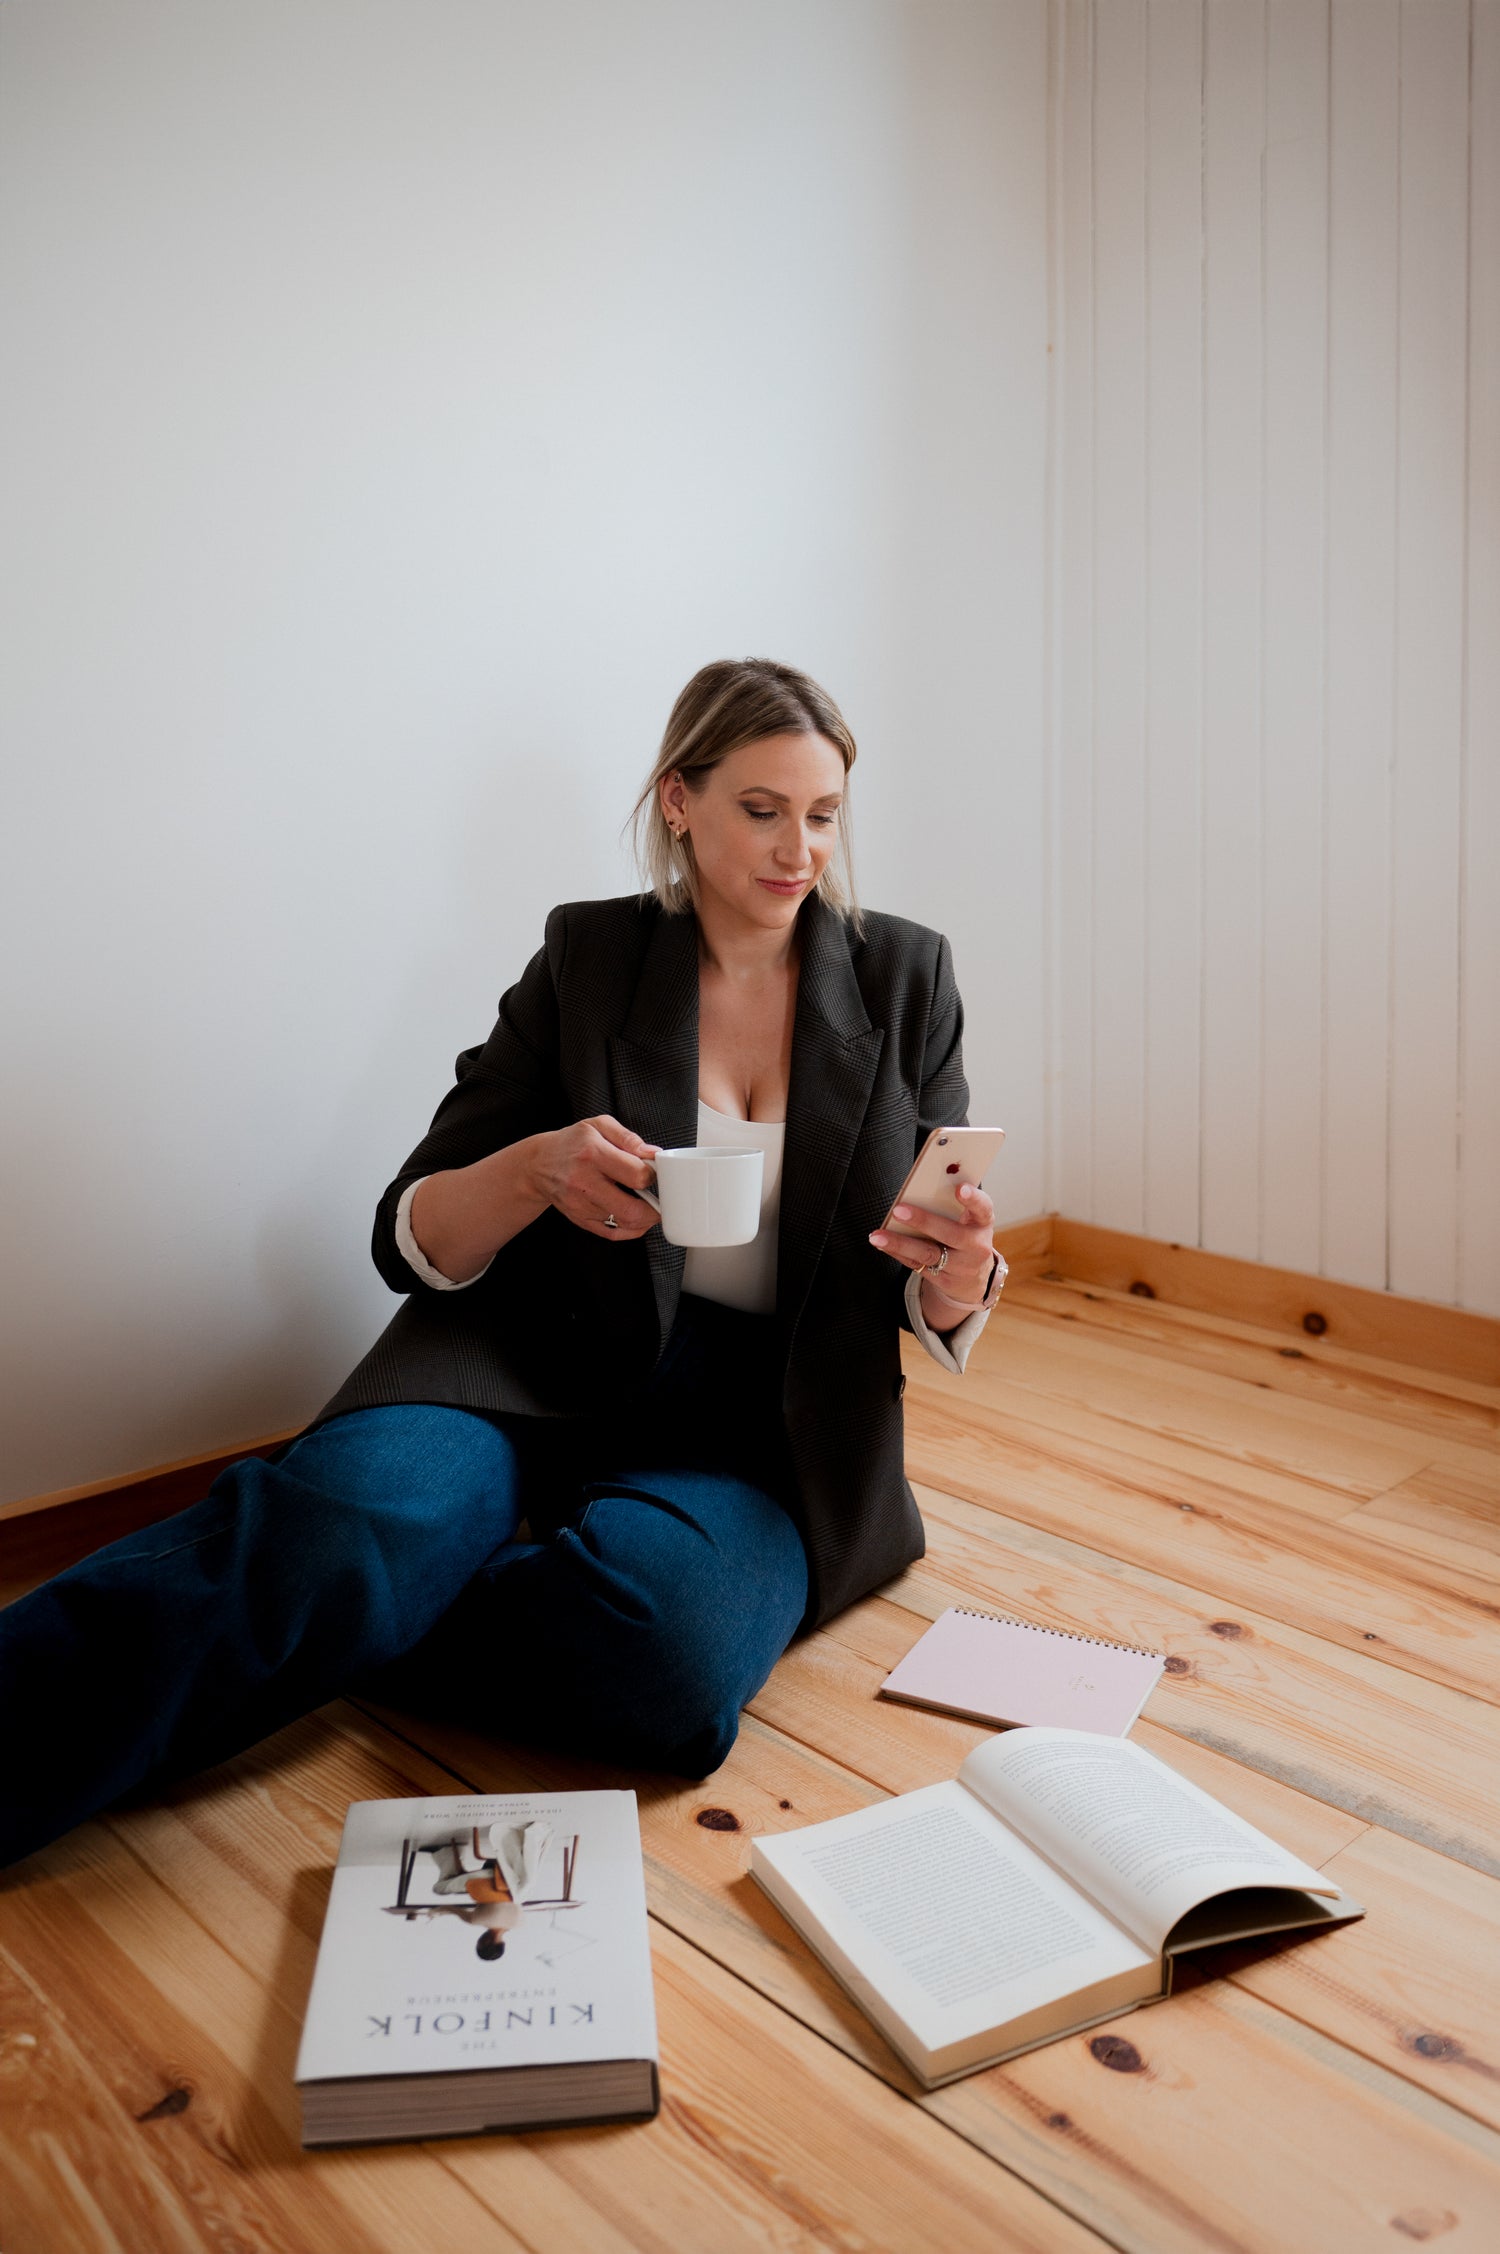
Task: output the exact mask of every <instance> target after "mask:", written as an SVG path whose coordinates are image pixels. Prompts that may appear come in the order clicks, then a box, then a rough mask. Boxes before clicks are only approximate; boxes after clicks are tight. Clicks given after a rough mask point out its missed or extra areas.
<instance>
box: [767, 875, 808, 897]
mask: <svg viewBox="0 0 1500 2254" xmlns="http://www.w3.org/2000/svg"><path fill="white" fill-rule="evenodd" d="M755 881H756V883H757V884H763V885H764V886H765V888H766V890H767V892H779V893H781V894H782V895H783V896H784V897H785V898H786V899H790V898H791V896H792V894H793V893H794V892H805V891H806V889H807V879H806V877H793V878H792V880H791V882H790V883H789V884H778V883H777V882H776V880H775V878H774V877H757V878H756V880H755Z"/></svg>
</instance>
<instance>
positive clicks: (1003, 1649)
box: [880, 1605, 1166, 1737]
mask: <svg viewBox="0 0 1500 2254" xmlns="http://www.w3.org/2000/svg"><path fill="white" fill-rule="evenodd" d="M1165 1666H1166V1660H1165V1659H1164V1658H1163V1656H1162V1654H1161V1653H1160V1652H1156V1651H1141V1650H1139V1649H1138V1648H1137V1647H1136V1646H1135V1645H1134V1644H1110V1643H1103V1642H1101V1641H1100V1640H1099V1638H1098V1637H1096V1636H1071V1635H1069V1634H1068V1633H1067V1632H1066V1630H1064V1629H1062V1628H1035V1627H1033V1626H1032V1625H1031V1624H1030V1622H1029V1621H1025V1620H1009V1619H1006V1618H1005V1617H1004V1616H1003V1615H1002V1614H1000V1613H998V1612H970V1611H967V1610H965V1609H964V1608H963V1607H961V1606H958V1605H950V1607H949V1609H948V1610H947V1611H946V1612H944V1613H940V1614H939V1615H938V1618H937V1619H936V1620H935V1621H934V1622H933V1624H932V1626H931V1627H930V1628H929V1629H928V1631H927V1633H926V1635H925V1636H923V1637H921V1638H920V1640H919V1641H918V1642H916V1643H914V1644H913V1645H912V1647H911V1650H910V1651H909V1652H908V1653H907V1655H906V1657H905V1658H904V1659H903V1660H902V1661H901V1662H900V1664H899V1665H898V1666H896V1667H894V1668H893V1669H892V1670H891V1672H890V1674H889V1675H887V1676H886V1679H885V1681H884V1682H883V1683H882V1684H881V1686H880V1695H881V1697H882V1698H899V1699H903V1700H905V1702H906V1703H907V1705H909V1706H935V1707H937V1708H938V1709H939V1711H940V1712H942V1713H944V1714H963V1715H965V1716H967V1717H968V1719H969V1720H970V1721H974V1722H1030V1723H1043V1724H1048V1725H1050V1726H1052V1727H1053V1728H1056V1729H1067V1730H1098V1731H1100V1732H1101V1733H1102V1734H1104V1735H1106V1736H1109V1737H1124V1736H1125V1735H1126V1733H1127V1732H1128V1731H1129V1730H1130V1728H1131V1726H1132V1725H1133V1723H1134V1722H1135V1720H1136V1718H1137V1716H1138V1715H1139V1713H1140V1711H1141V1708H1142V1707H1143V1706H1144V1705H1145V1703H1146V1700H1147V1699H1148V1698H1149V1697H1150V1695H1151V1692H1152V1691H1153V1690H1154V1688H1155V1687H1156V1684H1157V1683H1158V1682H1159V1681H1160V1679H1161V1672H1162V1669H1163V1668H1164V1667H1165Z"/></svg>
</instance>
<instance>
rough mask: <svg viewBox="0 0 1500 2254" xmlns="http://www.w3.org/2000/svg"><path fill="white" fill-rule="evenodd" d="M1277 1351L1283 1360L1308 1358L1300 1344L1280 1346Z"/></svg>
mask: <svg viewBox="0 0 1500 2254" xmlns="http://www.w3.org/2000/svg"><path fill="white" fill-rule="evenodd" d="M1276 1351H1277V1353H1278V1354H1279V1355H1280V1356H1281V1359H1282V1360H1283V1362H1305V1361H1306V1360H1307V1356H1306V1355H1305V1354H1304V1353H1303V1351H1302V1349H1301V1347H1300V1346H1278V1347H1277V1349H1276Z"/></svg>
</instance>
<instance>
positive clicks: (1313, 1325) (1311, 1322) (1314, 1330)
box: [1302, 1307, 1328, 1338]
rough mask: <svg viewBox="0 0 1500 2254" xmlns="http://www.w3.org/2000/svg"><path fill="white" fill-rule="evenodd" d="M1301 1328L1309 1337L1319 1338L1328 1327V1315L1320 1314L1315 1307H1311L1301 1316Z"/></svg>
mask: <svg viewBox="0 0 1500 2254" xmlns="http://www.w3.org/2000/svg"><path fill="white" fill-rule="evenodd" d="M1302 1328H1303V1329H1304V1330H1305V1331H1306V1332H1307V1334H1308V1336H1309V1338H1321V1337H1322V1336H1323V1333H1324V1331H1326V1330H1327V1328H1328V1317H1327V1316H1326V1315H1320V1314H1319V1313H1318V1311H1317V1309H1316V1307H1314V1308H1311V1309H1309V1311H1308V1313H1307V1314H1305V1315H1304V1316H1303V1318H1302Z"/></svg>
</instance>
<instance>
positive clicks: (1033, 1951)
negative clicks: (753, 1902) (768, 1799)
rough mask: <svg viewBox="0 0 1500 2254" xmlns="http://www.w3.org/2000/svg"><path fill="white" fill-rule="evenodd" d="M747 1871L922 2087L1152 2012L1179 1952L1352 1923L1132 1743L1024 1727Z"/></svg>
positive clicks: (1349, 1907)
mask: <svg viewBox="0 0 1500 2254" xmlns="http://www.w3.org/2000/svg"><path fill="white" fill-rule="evenodd" d="M750 1868H751V1871H752V1873H753V1874H754V1876H755V1877H756V1878H757V1879H759V1881H760V1883H761V1885H762V1886H763V1887H764V1888H765V1889H766V1892H767V1893H768V1894H769V1895H770V1896H771V1899H772V1900H773V1901H774V1902H775V1903H776V1905H777V1907H778V1908H779V1909H780V1910H781V1911H782V1912H783V1914H784V1915H785V1916H786V1917H787V1918H789V1919H790V1921H791V1923H792V1924H793V1925H794V1926H796V1928H797V1930H798V1932H799V1933H801V1935H802V1936H803V1939H804V1940H806V1941H807V1942H809V1943H810V1944H811V1946H812V1947H813V1948H814V1949H815V1950H816V1951H817V1953H818V1955H819V1956H820V1957H821V1958H822V1959H823V1961H824V1962H825V1964H827V1966H828V1967H829V1969H830V1971H832V1972H833V1973H835V1974H836V1975H837V1977H838V1978H839V1979H840V1980H842V1981H843V1983H844V1985H845V1987H846V1988H847V1989H848V1990H849V1992H850V1994H851V1995H852V1996H853V1997H854V1999H855V2001H856V2002H857V2003H858V2004H859V2005H860V2006H861V2007H862V2009H863V2010H865V2011H866V2012H868V2013H869V2015H870V2017H871V2019H873V2020H874V2022H875V2024H876V2026H877V2027H878V2028H879V2029H880V2031H881V2033H882V2034H883V2035H884V2036H885V2038H886V2040H887V2042H889V2043H890V2045H891V2046H892V2048H893V2049H894V2050H895V2051H897V2052H898V2053H899V2055H900V2056H901V2057H902V2058H903V2059H904V2060H905V2062H906V2064H907V2065H908V2066H909V2067H910V2068H911V2070H912V2072H913V2073H914V2074H915V2075H916V2077H917V2079H918V2080H919V2081H920V2082H922V2083H923V2084H924V2085H925V2086H926V2087H927V2088H928V2089H932V2088H935V2087H936V2086H937V2084H939V2083H940V2082H951V2081H954V2080H956V2079H957V2077H958V2076H959V2075H961V2074H972V2073H974V2072H975V2071H976V2070H977V2069H978V2068H980V2067H981V2066H993V2065H996V2064H998V2063H999V2061H1000V2060H1001V2059H1006V2058H1013V2057H1014V2056H1015V2055H1016V2053H1017V2052H1018V2051H1024V2050H1033V2049H1035V2048H1036V2046H1037V2045H1038V2044H1039V2043H1048V2042H1052V2041H1053V2040H1054V2039H1055V2038H1056V2037H1057V2036H1059V2035H1069V2034H1075V2033H1077V2032H1078V2031H1079V2030H1080V2029H1082V2028H1085V2027H1092V2026H1095V2025H1097V2023H1098V2022H1099V2021H1100V2020H1104V2019H1113V2018H1115V2017H1116V2016H1118V2014H1119V2013H1121V2012H1125V2011H1133V2010H1134V2009H1135V2008H1136V2006H1137V2005H1139V2004H1148V2003H1155V2002H1157V2001H1159V2000H1160V1999H1161V1998H1162V1997H1163V1996H1165V1995H1167V1994H1168V1993H1169V1992H1170V1990H1171V1986H1172V1973H1173V1967H1174V1965H1175V1963H1176V1960H1177V1958H1178V1957H1179V1956H1182V1955H1183V1954H1185V1953H1186V1952H1187V1951H1189V1950H1193V1949H1205V1948H1208V1947H1210V1946H1212V1945H1213V1944H1214V1943H1216V1942H1220V1941H1237V1940H1242V1939H1246V1938H1248V1937H1250V1936H1251V1935H1256V1934H1267V1933H1281V1932H1293V1931H1297V1930H1299V1929H1301V1930H1305V1931H1309V1932H1311V1931H1321V1930H1323V1929H1324V1928H1326V1927H1328V1926H1332V1925H1341V1924H1343V1923H1344V1922H1345V1921H1346V1920H1347V1919H1349V1918H1355V1917H1362V1916H1363V1915H1364V1912H1363V1910H1362V1909H1361V1908H1360V1906H1359V1904H1358V1903H1356V1902H1351V1901H1350V1900H1349V1898H1348V1896H1347V1895H1344V1894H1342V1893H1341V1892H1340V1890H1339V1888H1338V1887H1337V1886H1335V1885H1334V1884H1333V1883H1332V1881H1331V1880H1329V1879H1327V1878H1325V1877H1324V1876H1323V1875H1322V1873H1321V1872H1320V1871H1317V1870H1315V1869H1313V1867H1312V1866H1311V1864H1308V1863H1304V1862H1301V1861H1299V1859H1298V1858H1297V1856H1295V1855H1292V1854H1289V1853H1288V1852H1287V1850H1286V1849H1285V1848H1284V1847H1278V1846H1277V1845H1276V1843H1275V1841H1274V1840H1271V1839H1267V1838H1266V1836H1265V1834H1264V1833H1263V1832H1259V1831H1257V1830H1256V1829H1255V1827H1254V1826H1253V1825H1252V1824H1248V1823H1246V1822H1245V1821H1244V1819H1243V1818H1242V1817H1240V1816H1237V1815H1235V1814H1233V1813H1232V1812H1231V1810H1229V1809H1228V1808H1225V1807H1221V1806H1220V1804H1219V1802H1218V1801H1216V1800H1214V1799H1213V1798H1211V1797H1210V1795H1209V1794H1208V1793H1206V1792H1203V1791H1200V1789H1199V1788H1198V1786H1197V1785H1195V1784H1190V1783H1189V1782H1188V1780H1187V1778H1186V1777H1181V1776H1179V1775H1178V1774H1177V1772H1176V1770H1175V1769H1171V1768H1169V1767H1168V1766H1167V1764H1166V1762H1164V1761H1158V1760H1157V1759H1156V1758H1155V1756H1154V1755H1153V1754H1150V1753H1147V1752H1146V1751H1145V1750H1144V1749H1143V1748H1142V1747H1141V1746H1138V1745H1134V1744H1132V1743H1131V1742H1130V1740H1129V1739H1128V1738H1119V1737H1108V1736H1104V1735H1101V1734H1099V1733H1098V1732H1095V1731H1092V1730H1064V1729H1017V1730H1012V1731H1009V1732H1007V1733H1006V1734H1005V1735H1004V1736H1002V1737H997V1738H994V1739H992V1740H991V1741H990V1742H989V1743H988V1744H987V1745H982V1746H980V1747H979V1748H978V1749H977V1751H975V1752H973V1753H971V1754H970V1755H969V1757H968V1759H967V1760H966V1761H965V1762H964V1764H963V1766H962V1768H961V1769H960V1770H959V1773H958V1775H957V1777H956V1778H954V1779H952V1780H951V1781H949V1782H948V1783H945V1784H934V1785H927V1786H924V1787H923V1788H922V1790H920V1791H918V1792H903V1793H901V1794H899V1795H897V1796H896V1797H895V1798H894V1799H891V1800H884V1801H881V1802H879V1803H877V1805H876V1806H874V1807H871V1808H860V1809H857V1810H856V1811H855V1812H854V1814H852V1815H848V1816H836V1817H834V1818H833V1820H832V1822H830V1823H822V1824H809V1825H808V1826H806V1827H805V1828H804V1829H802V1830H800V1831H789V1832H781V1833H772V1834H769V1835H767V1836H764V1837H761V1838H758V1839H756V1840H755V1841H754V1842H753V1843H752V1847H751V1862H750Z"/></svg>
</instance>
